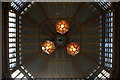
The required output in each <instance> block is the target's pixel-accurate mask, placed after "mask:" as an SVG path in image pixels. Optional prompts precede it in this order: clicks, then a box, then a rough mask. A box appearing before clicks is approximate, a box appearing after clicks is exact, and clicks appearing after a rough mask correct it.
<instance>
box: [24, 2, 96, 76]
mask: <svg viewBox="0 0 120 80" xmlns="http://www.w3.org/2000/svg"><path fill="white" fill-rule="evenodd" d="M81 4H82V3H36V4H35V5H36V6H34V8H32V9H31V10H30V11H29V12H28V13H27V17H29V18H30V19H31V20H33V21H35V22H36V23H37V24H40V23H41V22H42V21H44V20H45V19H46V18H45V17H44V16H43V14H42V13H41V12H40V7H41V6H42V9H43V11H45V14H46V15H47V16H48V19H47V21H48V22H45V23H43V24H42V25H40V26H36V24H31V23H29V22H27V21H22V24H23V30H22V35H23V37H22V50H23V61H26V65H25V67H26V68H28V69H29V71H30V72H31V73H33V74H34V76H36V77H37V78H66V77H67V78H83V77H85V76H86V75H87V74H89V72H88V73H86V72H87V71H88V70H89V69H90V68H91V67H92V66H93V65H94V64H93V63H91V62H90V61H89V60H87V59H86V58H85V57H83V56H81V55H84V54H86V55H88V56H90V57H91V58H93V59H95V60H97V59H98V55H96V52H95V51H96V49H98V48H97V47H96V41H97V40H98V38H96V34H97V33H98V31H97V30H96V27H97V26H96V23H97V22H96V21H93V22H91V23H89V24H87V25H85V26H80V25H81V24H82V23H84V22H85V21H87V20H88V19H89V18H91V17H93V16H94V15H92V13H91V12H90V11H89V9H88V6H85V7H84V8H83V9H82V11H81V12H80V14H78V15H79V17H78V18H77V19H76V20H77V22H75V21H74V22H72V23H71V22H70V21H71V19H65V20H67V21H68V22H70V30H69V32H67V33H66V34H65V35H64V36H66V35H68V37H67V41H66V43H64V44H65V45H64V46H58V45H57V44H55V46H56V50H55V51H54V52H53V53H52V54H50V55H48V54H46V53H44V52H42V51H41V52H40V47H41V44H42V43H43V42H44V41H45V40H51V41H54V42H55V40H56V38H57V36H58V35H60V34H59V33H57V32H56V29H55V24H56V22H57V21H59V20H61V18H68V17H70V18H73V16H74V15H76V14H77V13H78V12H77V11H78V10H79V8H80V6H81ZM49 21H50V22H49ZM78 27H80V28H79V30H77V29H78ZM54 32H56V33H54ZM69 34H71V35H70V36H69ZM51 36H53V37H51ZM70 41H74V42H76V43H78V44H80V46H81V48H80V50H81V51H80V53H79V54H77V55H76V56H71V55H69V54H67V52H66V44H68V43H69V42H70ZM36 54H40V55H38V56H37V57H34V56H35V55H36ZM32 56H33V57H34V58H31V57H32ZM29 58H30V59H32V60H28V59H29ZM74 59H75V60H76V61H74ZM27 60H28V61H27ZM76 63H77V64H76ZM93 68H94V67H93ZM78 69H79V70H78ZM81 70H82V71H83V73H85V75H84V74H83V73H82V72H81Z"/></svg>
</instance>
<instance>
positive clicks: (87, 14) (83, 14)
mask: <svg viewBox="0 0 120 80" xmlns="http://www.w3.org/2000/svg"><path fill="white" fill-rule="evenodd" d="M92 16H93V15H92V14H91V13H90V11H89V10H88V7H84V9H82V11H81V12H80V14H79V17H78V18H77V21H78V22H79V23H80V24H81V23H83V22H85V21H86V20H88V19H89V18H90V17H92Z"/></svg>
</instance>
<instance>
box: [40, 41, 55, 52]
mask: <svg viewBox="0 0 120 80" xmlns="http://www.w3.org/2000/svg"><path fill="white" fill-rule="evenodd" d="M54 50H55V44H54V43H53V42H52V41H49V40H46V41H45V42H44V43H43V44H42V51H43V52H45V53H47V54H51V53H52V52H54Z"/></svg>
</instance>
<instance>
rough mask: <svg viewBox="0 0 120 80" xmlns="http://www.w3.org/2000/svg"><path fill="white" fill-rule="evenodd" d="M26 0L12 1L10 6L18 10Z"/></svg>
mask: <svg viewBox="0 0 120 80" xmlns="http://www.w3.org/2000/svg"><path fill="white" fill-rule="evenodd" d="M25 2H26V0H15V1H14V2H12V3H11V6H12V7H13V8H14V9H16V10H19V9H20V8H21V7H22V6H23V5H24V4H25Z"/></svg>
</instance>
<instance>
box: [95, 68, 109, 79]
mask: <svg viewBox="0 0 120 80" xmlns="http://www.w3.org/2000/svg"><path fill="white" fill-rule="evenodd" d="M109 77H110V73H108V72H107V71H105V70H102V71H101V72H100V73H99V74H98V76H97V77H95V78H94V80H99V79H107V78H109Z"/></svg>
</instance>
